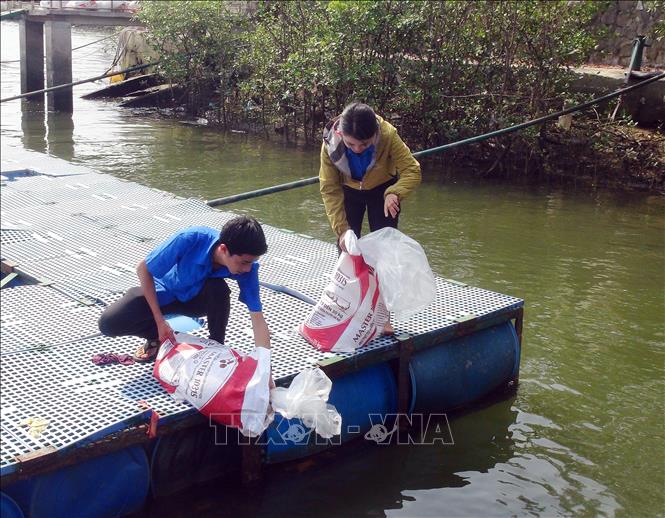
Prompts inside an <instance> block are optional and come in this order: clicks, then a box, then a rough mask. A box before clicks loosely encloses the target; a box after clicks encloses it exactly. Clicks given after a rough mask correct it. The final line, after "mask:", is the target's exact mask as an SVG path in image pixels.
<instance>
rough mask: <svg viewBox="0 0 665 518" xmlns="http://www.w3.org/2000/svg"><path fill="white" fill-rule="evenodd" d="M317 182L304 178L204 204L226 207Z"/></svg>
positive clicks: (314, 178) (315, 179)
mask: <svg viewBox="0 0 665 518" xmlns="http://www.w3.org/2000/svg"><path fill="white" fill-rule="evenodd" d="M318 181H319V177H318V176H313V177H312V178H305V179H304V180H296V181H295V182H289V183H283V184H281V185H275V186H273V187H266V188H265V189H258V190H256V191H250V192H245V193H242V194H235V195H233V196H226V197H225V198H217V199H215V200H209V201H207V202H206V203H207V204H208V205H210V206H211V207H217V206H218V205H226V204H227V203H233V202H236V201H241V200H247V199H249V198H256V197H257V196H263V195H265V194H272V193H274V192H280V191H288V190H289V189H295V188H296V187H303V186H305V185H311V184H313V183H317V182H318Z"/></svg>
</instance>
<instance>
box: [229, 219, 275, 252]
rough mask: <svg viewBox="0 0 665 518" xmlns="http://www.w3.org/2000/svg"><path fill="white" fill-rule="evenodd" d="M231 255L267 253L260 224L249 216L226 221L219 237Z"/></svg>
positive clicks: (264, 237)
mask: <svg viewBox="0 0 665 518" xmlns="http://www.w3.org/2000/svg"><path fill="white" fill-rule="evenodd" d="M218 243H223V244H225V245H226V248H228V250H229V254H231V255H243V254H249V255H255V256H259V255H263V254H265V253H266V252H267V251H268V245H267V244H266V236H265V234H264V233H263V229H262V228H261V224H260V223H259V222H258V221H256V220H255V219H254V218H251V217H249V216H238V217H237V218H233V219H232V220H231V221H227V222H226V224H225V225H224V227H222V232H221V233H220V235H219V241H218Z"/></svg>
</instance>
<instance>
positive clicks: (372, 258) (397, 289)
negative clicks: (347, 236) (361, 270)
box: [357, 227, 436, 320]
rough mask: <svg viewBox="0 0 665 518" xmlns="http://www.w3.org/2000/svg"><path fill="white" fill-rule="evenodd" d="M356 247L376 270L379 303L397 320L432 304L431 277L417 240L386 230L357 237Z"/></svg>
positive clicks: (433, 289) (397, 231) (388, 228)
mask: <svg viewBox="0 0 665 518" xmlns="http://www.w3.org/2000/svg"><path fill="white" fill-rule="evenodd" d="M357 247H358V249H359V251H360V253H361V254H362V256H363V259H364V260H365V262H366V263H367V264H368V265H369V266H371V267H372V268H374V269H375V270H376V274H377V276H378V278H379V285H380V288H381V295H382V297H383V301H384V302H385V304H386V307H387V308H388V310H389V311H393V312H395V317H396V318H397V319H398V320H406V319H408V318H409V317H411V316H413V315H415V314H416V313H418V312H419V311H422V310H423V309H425V308H426V307H427V306H429V305H430V304H431V303H432V302H433V301H434V297H435V296H436V284H435V281H434V274H433V273H432V269H431V268H430V266H429V262H428V261H427V256H426V255H425V251H424V250H423V248H422V246H420V244H418V242H417V241H415V240H414V239H412V238H410V237H409V236H407V235H406V234H403V233H402V232H400V231H399V230H397V229H395V228H390V227H387V228H382V229H380V230H377V231H376V232H371V233H369V234H367V235H365V236H363V237H361V238H360V239H359V240H358V242H357Z"/></svg>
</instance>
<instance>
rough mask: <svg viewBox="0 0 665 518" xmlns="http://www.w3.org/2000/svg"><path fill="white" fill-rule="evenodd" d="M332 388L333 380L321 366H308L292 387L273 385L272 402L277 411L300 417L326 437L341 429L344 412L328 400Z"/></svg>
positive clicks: (338, 432) (290, 416) (306, 424)
mask: <svg viewBox="0 0 665 518" xmlns="http://www.w3.org/2000/svg"><path fill="white" fill-rule="evenodd" d="M331 388H332V381H330V378H328V376H326V374H325V373H324V372H323V371H322V370H321V369H318V368H317V369H307V370H304V371H302V372H300V373H299V374H298V375H297V376H296V377H295V378H293V381H292V382H291V386H290V387H289V388H284V387H277V388H274V389H272V390H271V391H270V402H271V404H272V408H273V410H274V411H275V412H278V413H280V414H281V415H283V416H284V417H286V418H287V419H293V418H298V419H300V420H301V421H302V422H303V424H304V425H305V426H307V427H308V428H312V429H314V431H315V432H316V433H317V434H318V435H320V436H321V437H323V438H324V439H330V438H331V437H333V436H334V435H339V434H340V433H341V431H342V416H341V415H339V412H337V409H336V408H335V407H334V406H333V405H330V404H328V403H327V401H328V396H329V395H330V389H331Z"/></svg>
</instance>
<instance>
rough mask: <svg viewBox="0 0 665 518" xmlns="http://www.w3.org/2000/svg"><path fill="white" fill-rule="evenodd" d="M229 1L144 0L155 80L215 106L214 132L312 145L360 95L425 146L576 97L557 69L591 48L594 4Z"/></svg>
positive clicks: (414, 143)
mask: <svg viewBox="0 0 665 518" xmlns="http://www.w3.org/2000/svg"><path fill="white" fill-rule="evenodd" d="M228 5H229V3H228V2H216V1H185V2H144V6H143V9H142V12H141V18H142V19H143V20H144V21H145V22H146V24H147V25H148V27H149V29H150V31H151V34H152V42H153V45H155V46H156V47H157V48H158V49H159V50H160V52H161V54H162V59H163V61H162V67H163V70H164V73H165V74H166V75H167V76H168V77H169V78H171V79H172V80H173V81H178V82H181V83H186V84H187V85H188V91H189V93H190V108H191V109H192V110H193V111H194V110H197V109H199V110H201V109H205V108H206V107H209V106H210V103H212V104H213V105H214V106H216V107H217V109H218V111H217V114H218V119H219V122H220V123H221V124H224V125H227V126H229V125H230V126H239V125H248V124H252V125H255V126H258V127H259V128H262V129H264V130H266V131H268V132H272V131H273V130H274V131H278V132H280V133H283V134H284V135H285V136H286V137H287V138H289V139H295V138H304V140H305V141H307V142H318V141H319V139H320V135H321V130H322V127H323V125H324V124H325V123H326V122H327V121H328V120H329V119H330V118H332V117H333V116H335V115H337V114H338V113H339V112H340V111H341V110H342V108H343V107H344V106H345V105H346V104H347V103H348V102H350V101H352V100H359V101H364V102H366V103H368V104H369V105H371V106H373V107H374V108H375V109H376V111H377V112H378V113H379V114H381V115H383V116H384V117H387V118H388V119H390V120H391V121H392V122H393V123H394V124H395V125H396V126H398V128H399V130H400V133H401V134H402V136H403V137H404V139H405V140H406V141H407V142H409V143H410V145H411V147H412V148H413V149H425V148H428V147H432V146H437V145H441V144H444V143H447V142H452V141H455V140H458V139H460V138H465V137H470V136H473V135H478V134H481V133H485V132H488V131H492V130H495V129H498V128H502V127H506V126H509V125H511V124H514V123H517V122H522V121H525V120H528V119H531V118H535V117H538V116H541V115H543V114H544V113H547V112H550V111H554V110H556V109H561V108H563V107H564V105H570V104H572V103H574V102H576V101H579V100H580V99H579V98H578V97H576V96H572V95H570V94H569V93H567V92H568V81H569V78H570V74H569V73H568V67H570V66H572V65H576V64H580V63H582V62H584V60H585V59H586V57H587V56H588V54H589V52H590V50H591V49H592V47H593V45H594V43H595V40H594V35H593V34H591V33H590V32H589V30H590V29H589V28H588V27H589V23H588V22H589V21H590V20H591V19H592V18H593V16H594V14H595V13H596V12H597V11H598V10H599V9H602V8H603V6H604V3H603V2H570V1H567V0H556V1H549V0H547V1H545V0H529V1H524V0H516V1H503V2H496V1H466V0H460V1H411V0H384V1H337V0H333V1H304V0H294V1H289V2H275V1H262V2H259V4H258V8H257V9H256V11H255V12H252V13H246V14H245V15H242V16H239V15H237V14H235V13H232V12H230V10H229V9H227V8H226V6H228ZM543 132H544V128H541V129H540V130H539V129H538V128H534V129H530V130H528V131H524V132H520V133H519V134H513V135H512V136H509V137H504V138H502V139H498V140H495V141H487V142H485V143H483V144H480V145H477V146H473V149H472V148H469V147H467V148H460V149H459V150H457V151H456V153H458V154H459V153H461V154H465V153H471V151H472V152H473V156H474V157H475V158H480V159H484V160H485V161H487V163H488V164H489V163H492V162H494V164H495V165H496V164H497V163H503V162H504V160H502V159H505V158H510V157H511V156H513V154H514V156H517V157H522V158H523V157H525V156H534V155H535V156H536V157H537V156H539V153H540V149H541V147H542V146H541V143H542V140H543V134H542V133H543ZM448 157H450V154H449V155H448Z"/></svg>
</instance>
